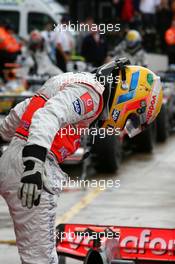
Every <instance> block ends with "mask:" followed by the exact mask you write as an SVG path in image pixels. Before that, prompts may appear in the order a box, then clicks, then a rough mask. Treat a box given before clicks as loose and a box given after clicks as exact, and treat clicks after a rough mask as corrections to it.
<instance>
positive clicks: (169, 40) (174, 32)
mask: <svg viewBox="0 0 175 264" xmlns="http://www.w3.org/2000/svg"><path fill="white" fill-rule="evenodd" d="M165 42H166V45H167V54H168V58H169V64H175V20H173V21H172V23H171V26H170V28H168V29H167V31H166V32H165Z"/></svg>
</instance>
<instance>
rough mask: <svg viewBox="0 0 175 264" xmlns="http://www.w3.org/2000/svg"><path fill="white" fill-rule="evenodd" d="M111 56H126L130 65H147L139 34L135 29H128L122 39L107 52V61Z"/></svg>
mask: <svg viewBox="0 0 175 264" xmlns="http://www.w3.org/2000/svg"><path fill="white" fill-rule="evenodd" d="M111 57H126V58H128V59H129V60H130V62H131V64H132V65H140V66H147V61H146V52H145V51H144V49H143V46H142V36H141V34H140V33H139V32H138V31H137V30H133V29H132V30H128V32H127V33H126V35H125V38H124V40H123V41H122V42H121V43H120V44H119V45H118V46H116V47H115V49H114V51H112V52H110V53H109V57H108V61H109V60H110V59H111Z"/></svg>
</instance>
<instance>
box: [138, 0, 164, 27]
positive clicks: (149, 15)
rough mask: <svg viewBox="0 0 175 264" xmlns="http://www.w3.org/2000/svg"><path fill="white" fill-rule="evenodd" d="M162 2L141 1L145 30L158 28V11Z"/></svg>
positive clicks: (153, 0) (159, 0)
mask: <svg viewBox="0 0 175 264" xmlns="http://www.w3.org/2000/svg"><path fill="white" fill-rule="evenodd" d="M160 3H161V0H140V12H141V14H142V22H143V28H144V29H152V28H155V26H156V11H157V8H158V6H159V5H160Z"/></svg>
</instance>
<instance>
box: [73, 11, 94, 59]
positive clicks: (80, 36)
mask: <svg viewBox="0 0 175 264" xmlns="http://www.w3.org/2000/svg"><path fill="white" fill-rule="evenodd" d="M94 23H95V22H94V19H93V17H91V16H89V17H87V18H86V19H85V21H84V22H81V23H80V26H82V27H81V31H79V32H78V36H77V43H76V49H77V53H78V54H81V48H82V43H83V40H84V38H85V37H86V36H87V35H88V34H89V30H90V29H91V27H92V25H93V24H94Z"/></svg>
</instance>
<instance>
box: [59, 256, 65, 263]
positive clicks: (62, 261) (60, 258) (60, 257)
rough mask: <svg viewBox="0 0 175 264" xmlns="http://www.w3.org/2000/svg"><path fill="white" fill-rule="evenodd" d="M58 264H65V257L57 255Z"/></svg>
mask: <svg viewBox="0 0 175 264" xmlns="http://www.w3.org/2000/svg"><path fill="white" fill-rule="evenodd" d="M58 264H66V257H65V256H58Z"/></svg>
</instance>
